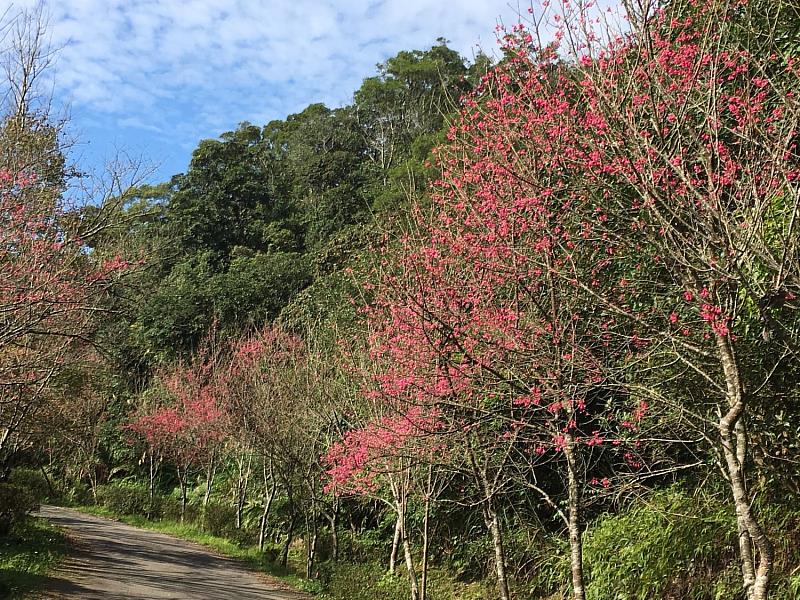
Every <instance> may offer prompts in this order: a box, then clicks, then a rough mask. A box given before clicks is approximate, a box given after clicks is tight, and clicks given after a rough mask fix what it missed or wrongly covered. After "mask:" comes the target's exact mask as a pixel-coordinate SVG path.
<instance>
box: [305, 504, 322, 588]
mask: <svg viewBox="0 0 800 600" xmlns="http://www.w3.org/2000/svg"><path fill="white" fill-rule="evenodd" d="M318 539H319V525H318V523H317V515H316V514H314V511H311V517H310V518H309V517H308V516H306V579H312V578H313V577H314V564H315V562H316V558H317V540H318Z"/></svg>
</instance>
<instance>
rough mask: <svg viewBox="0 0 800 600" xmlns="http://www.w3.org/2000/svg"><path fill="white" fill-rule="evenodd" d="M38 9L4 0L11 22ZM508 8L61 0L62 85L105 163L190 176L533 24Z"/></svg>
mask: <svg viewBox="0 0 800 600" xmlns="http://www.w3.org/2000/svg"><path fill="white" fill-rule="evenodd" d="M35 3H36V0H0V14H2V13H3V10H4V9H5V8H7V7H8V6H11V10H12V12H13V11H15V10H17V9H21V8H26V7H30V6H32V5H34V4H35ZM529 5H530V4H529V3H528V4H525V3H524V2H523V3H522V4H517V3H516V2H513V3H509V2H508V1H506V0H337V1H327V2H326V1H312V0H52V1H51V2H49V3H46V5H45V6H46V8H45V10H46V13H47V14H48V18H49V31H50V36H51V42H52V44H53V45H54V46H56V47H59V48H60V52H59V56H58V60H57V63H56V65H55V68H54V70H53V74H54V85H53V90H54V94H55V101H56V105H57V106H60V107H62V109H63V110H66V111H68V115H69V119H70V133H71V134H72V136H73V137H74V138H75V139H76V140H77V144H76V146H75V147H74V150H73V154H74V158H75V159H76V160H77V161H78V162H79V163H80V164H82V165H83V166H84V167H88V168H99V167H100V166H101V165H102V164H103V162H104V161H105V160H107V159H110V158H112V157H113V156H114V155H115V154H116V153H118V152H125V153H128V154H130V155H131V156H135V157H137V156H141V157H143V158H144V159H145V160H146V161H148V162H150V163H154V164H156V165H158V166H157V167H156V168H155V170H154V172H153V173H152V174H151V175H150V177H149V179H150V181H153V182H155V181H162V180H166V179H168V178H169V176H170V175H172V174H174V173H178V172H182V171H185V169H186V167H187V165H188V161H189V158H190V156H191V152H192V150H193V149H194V148H195V147H196V145H197V143H198V141H199V140H201V139H203V138H209V137H217V136H218V135H219V134H220V133H222V132H224V131H228V130H230V129H232V128H234V127H236V125H237V124H238V123H239V122H241V121H250V122H252V123H255V124H259V125H261V124H264V123H267V122H268V121H270V120H272V119H276V118H284V117H286V115H288V114H291V113H294V112H298V111H300V110H302V109H303V108H304V107H305V106H307V105H308V104H310V103H312V102H325V103H326V104H327V105H329V106H332V107H335V106H341V105H343V104H347V103H349V102H350V100H351V98H352V93H353V91H355V90H356V89H357V88H358V86H359V85H360V83H361V80H362V79H364V78H365V77H368V76H370V75H373V74H374V72H375V69H374V67H375V64H376V63H378V62H381V61H383V60H385V59H386V58H388V57H390V56H392V55H394V54H396V53H397V52H398V51H400V50H410V49H424V48H428V47H430V46H431V45H433V44H434V43H435V40H436V38H437V37H440V36H443V37H446V38H447V39H448V40H451V44H450V45H451V46H452V47H453V48H455V49H456V50H458V51H459V52H460V53H461V54H462V55H464V56H466V57H468V58H469V57H471V56H473V54H474V51H475V48H476V45H479V46H480V47H482V48H483V49H484V50H485V51H486V52H488V53H493V52H494V51H495V49H496V42H495V27H496V25H497V24H498V23H499V22H503V23H505V24H506V25H509V26H510V25H512V24H513V23H515V22H517V21H518V20H519V17H518V14H519V10H520V7H521V10H522V12H523V13H524V12H526V7H527V6H529Z"/></svg>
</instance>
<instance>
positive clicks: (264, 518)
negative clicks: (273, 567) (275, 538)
mask: <svg viewBox="0 0 800 600" xmlns="http://www.w3.org/2000/svg"><path fill="white" fill-rule="evenodd" d="M269 471H270V476H269V480H270V481H271V482H272V484H271V485H270V486H269V488H267V483H268V479H267V465H266V463H265V464H264V510H263V511H262V513H261V521H260V522H259V524H258V549H259V550H260V551H263V550H264V540H265V539H266V535H267V523H268V519H269V510H270V508H272V501H273V499H274V498H275V492H276V490H277V489H278V482H277V480H276V479H275V477H274V475H273V473H272V462H270V468H269ZM268 489H269V491H267V490H268Z"/></svg>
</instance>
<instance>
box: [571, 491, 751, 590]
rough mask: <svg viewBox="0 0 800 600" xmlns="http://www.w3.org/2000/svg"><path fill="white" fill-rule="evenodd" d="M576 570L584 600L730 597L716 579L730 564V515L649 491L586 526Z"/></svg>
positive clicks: (711, 505)
mask: <svg viewBox="0 0 800 600" xmlns="http://www.w3.org/2000/svg"><path fill="white" fill-rule="evenodd" d="M566 560H567V559H566V557H565V558H564V561H565V562H566ZM584 564H585V565H586V567H587V576H588V582H589V583H588V587H587V598H588V599H589V600H648V599H650V598H661V597H673V598H684V599H686V600H690V599H704V600H705V599H710V598H715V597H726V598H736V596H735V592H734V590H735V588H734V590H732V589H730V587H729V585H728V583H727V577H725V576H724V575H725V571H726V567H727V566H728V565H731V564H736V521H735V517H734V515H733V511H731V510H729V508H728V505H727V504H726V503H724V502H718V501H716V500H715V499H714V498H708V497H694V496H691V495H689V494H688V493H686V492H684V491H683V490H681V489H679V488H671V489H667V490H662V491H659V492H655V493H653V494H651V495H650V496H649V497H648V498H647V499H646V500H645V501H640V502H637V503H636V504H634V505H633V506H632V507H630V508H629V509H628V510H626V511H625V512H622V513H620V514H618V515H608V516H604V517H600V518H599V519H598V520H597V521H595V522H594V523H593V524H592V526H591V527H590V528H589V530H588V531H587V533H586V535H585V538H584ZM565 571H566V569H565ZM718 594H723V596H719V595H718ZM731 594H734V595H731Z"/></svg>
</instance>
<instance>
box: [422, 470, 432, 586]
mask: <svg viewBox="0 0 800 600" xmlns="http://www.w3.org/2000/svg"><path fill="white" fill-rule="evenodd" d="M432 488H433V466H431V465H428V481H427V485H426V487H425V505H424V513H423V517H422V582H421V585H420V600H426V599H427V597H428V548H429V546H430V536H429V532H430V516H431V494H432V493H433V489H432Z"/></svg>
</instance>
